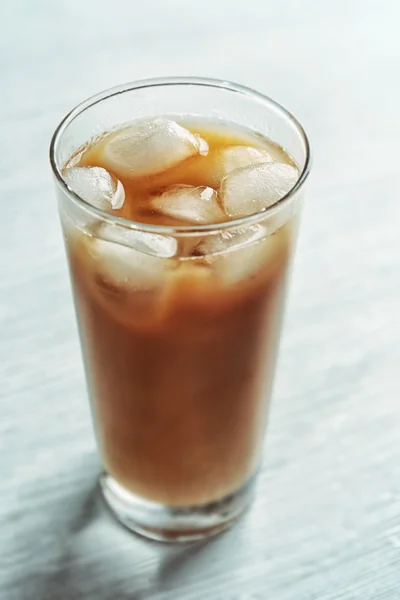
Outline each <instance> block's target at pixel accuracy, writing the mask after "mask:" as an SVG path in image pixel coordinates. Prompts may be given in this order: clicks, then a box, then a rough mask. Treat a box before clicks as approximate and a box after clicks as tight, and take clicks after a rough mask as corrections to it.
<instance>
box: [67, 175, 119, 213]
mask: <svg viewBox="0 0 400 600" xmlns="http://www.w3.org/2000/svg"><path fill="white" fill-rule="evenodd" d="M62 174H63V177H64V179H65V181H66V183H67V185H68V187H69V188H70V189H71V190H72V191H73V192H75V194H77V195H78V196H79V197H80V198H82V199H83V200H85V201H86V202H88V204H91V205H92V206H95V207H96V208H99V209H101V210H105V211H109V210H110V208H113V209H117V208H121V206H122V205H123V203H124V200H125V191H124V186H123V185H122V183H121V182H120V181H119V180H118V179H116V178H115V177H113V176H112V175H111V174H110V173H109V172H108V171H106V170H105V169H103V168H101V167H70V168H67V169H64V170H63V173H62Z"/></svg>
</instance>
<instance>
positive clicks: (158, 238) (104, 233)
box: [97, 224, 178, 258]
mask: <svg viewBox="0 0 400 600" xmlns="http://www.w3.org/2000/svg"><path fill="white" fill-rule="evenodd" d="M97 235H98V236H99V237H100V238H102V239H103V240H106V241H109V242H113V243H116V244H120V245H122V246H126V247H127V248H132V249H133V250H137V251H138V252H144V253H145V254H150V255H152V256H156V257H161V258H171V257H172V256H175V255H176V252H177V248H178V243H177V241H176V239H175V238H173V237H171V236H168V235H162V234H158V233H149V232H147V231H140V230H137V229H133V228H129V227H122V226H121V225H111V224H107V225H102V226H101V228H100V229H99V230H98V232H97Z"/></svg>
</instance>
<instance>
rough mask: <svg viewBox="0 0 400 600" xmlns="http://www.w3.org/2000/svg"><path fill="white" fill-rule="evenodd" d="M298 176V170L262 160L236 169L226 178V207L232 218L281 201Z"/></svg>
mask: <svg viewBox="0 0 400 600" xmlns="http://www.w3.org/2000/svg"><path fill="white" fill-rule="evenodd" d="M297 179H298V172H297V169H295V168H294V167H291V166H290V165H287V164H281V163H259V164H255V165H251V166H249V167H242V168H239V169H235V170H234V171H232V172H231V173H230V174H229V175H227V176H226V177H225V178H224V179H223V180H222V183H221V188H220V197H221V203H222V206H223V208H224V210H225V212H226V213H227V214H228V215H229V216H230V217H245V216H247V215H252V214H254V213H256V212H259V211H260V210H263V209H265V208H268V207H269V206H272V205H273V204H275V203H276V202H278V200H280V199H281V198H283V197H284V196H285V195H286V194H287V193H288V192H289V191H290V190H291V189H292V188H293V187H294V185H295V184H296V181H297Z"/></svg>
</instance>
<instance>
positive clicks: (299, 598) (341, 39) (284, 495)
mask: <svg viewBox="0 0 400 600" xmlns="http://www.w3.org/2000/svg"><path fill="white" fill-rule="evenodd" d="M399 19H400V8H399V5H398V3H397V2H396V0H393V2H390V1H388V0H386V1H385V0H384V1H383V2H378V1H377V0H376V1H374V2H373V1H369V0H364V1H363V2H361V1H357V0H337V1H336V2H316V1H313V0H302V2H298V0H288V2H278V1H277V0H272V1H271V2H262V1H261V0H259V1H258V2H257V1H255V0H247V1H246V2H243V3H242V4H237V5H236V3H234V2H232V1H230V2H228V1H227V0H218V1H214V0H203V2H201V3H199V4H197V5H196V4H194V3H191V2H187V0H170V1H169V2H168V3H167V2H165V3H161V2H156V1H155V0H146V2H138V3H132V2H129V0H113V2H111V3H109V2H101V1H99V0H97V1H96V0H86V1H85V2H81V1H79V2H78V0H69V1H68V2H63V3H61V2H53V1H51V0H37V1H36V2H31V1H30V0H2V2H1V4H0V22H1V24H2V35H1V38H0V75H1V82H2V85H1V94H0V109H1V110H0V131H1V138H2V152H1V155H0V176H1V186H0V193H1V196H2V198H1V200H2V204H1V206H2V218H1V221H0V227H1V231H0V244H1V252H0V320H1V324H0V326H1V329H0V331H1V336H0V377H1V388H0V389H1V396H2V398H1V419H0V598H1V600H3V599H4V600H76V599H79V600H80V599H85V600H147V599H149V600H176V599H178V600H180V599H184V600H203V599H205V598H212V599H216V600H220V599H222V600H264V599H267V598H268V599H269V598H271V599H272V598H273V599H274V600H397V599H400V393H399V392H400V384H399V365H400V343H399V341H400V318H399V302H400V265H399V262H400V258H399V257H400V235H399V229H400V197H399V191H398V180H399V146H400V118H399V92H400V41H399V35H398V22H399ZM167 74H186V75H206V76H207V75H208V76H215V77H220V78H227V79H232V80H237V81H239V82H241V83H244V84H247V85H251V86H254V87H256V88H258V89H260V90H261V91H263V92H266V93H267V94H269V95H271V96H272V97H273V98H276V99H277V100H278V101H281V102H282V103H283V104H284V105H287V106H288V107H289V108H290V109H291V110H292V111H293V112H294V113H295V114H296V115H297V116H298V117H299V118H300V119H301V120H302V121H303V122H304V124H305V126H306V128H307V130H308V131H309V134H310V137H311V139H312V141H313V146H314V155H315V162H314V174H313V179H312V181H311V185H310V189H309V201H308V205H307V208H306V211H305V215H304V220H303V227H302V233H301V238H300V243H299V248H298V254H297V260H296V265H295V270H294V278H293V285H292V289H291V295H290V302H289V306H288V313H287V319H286V325H285V331H284V337H283V344H282V351H281V359H280V363H279V371H278V380H277V385H276V388H275V394H274V406H273V411H272V416H271V423H270V428H269V434H268V441H267V445H266V457H265V465H264V470H263V472H262V475H261V478H260V482H259V486H258V496H257V500H256V502H255V505H254V507H253V509H252V510H251V512H249V513H248V514H247V515H246V517H245V518H244V519H243V520H242V521H241V522H240V523H239V524H238V525H237V526H236V527H235V528H234V529H233V530H232V531H230V532H229V533H227V534H225V535H224V536H221V537H219V538H217V539H215V540H213V541H211V542H210V543H208V544H203V545H201V544H197V545H193V546H190V547H189V548H174V547H170V546H160V545H157V544H152V543H147V542H145V541H142V540H140V539H138V538H136V537H134V536H132V535H130V534H129V533H127V532H126V531H124V530H122V529H121V528H119V527H117V526H116V524H115V523H114V522H113V520H112V519H111V518H110V517H109V516H108V514H107V513H106V511H105V510H104V507H103V505H102V503H101V501H100V500H99V498H98V496H97V493H96V489H95V479H96V474H97V472H98V468H99V465H98V460H97V458H96V453H95V444H94V439H93V435H92V428H91V424H90V415H89V408H88V405H87V401H86V395H85V388H84V382H83V372H82V366H81V360H80V355H79V347H78V341H77V335H76V327H75V322H74V315H73V308H72V303H71V297H70V292H69V283H68V278H67V273H66V266H65V259H64V253H63V248H62V243H61V235H60V231H59V226H58V220H57V214H56V207H55V201H54V193H53V187H52V180H51V175H50V169H49V167H48V161H47V149H48V144H49V139H50V135H51V133H52V131H53V129H54V128H55V126H56V124H57V122H58V120H59V119H60V118H61V117H62V116H63V114H64V113H65V112H66V111H67V110H68V109H69V108H70V107H71V106H72V105H74V104H76V103H77V102H79V101H80V100H82V99H83V98H85V97H87V96H88V95H90V94H92V93H95V92H97V91H98V90H100V89H104V88H106V87H109V86H111V85H115V84H117V83H121V82H124V81H128V80H134V79H137V78H140V77H150V76H155V75H167Z"/></svg>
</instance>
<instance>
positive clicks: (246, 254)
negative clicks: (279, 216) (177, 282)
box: [214, 230, 289, 285]
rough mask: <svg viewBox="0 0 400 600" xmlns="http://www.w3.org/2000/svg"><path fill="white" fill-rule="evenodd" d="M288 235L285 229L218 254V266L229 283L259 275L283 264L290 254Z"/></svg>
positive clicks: (223, 277)
mask: <svg viewBox="0 0 400 600" xmlns="http://www.w3.org/2000/svg"><path fill="white" fill-rule="evenodd" d="M288 247H289V245H288V236H287V235H286V232H285V231H283V230H280V231H277V232H276V233H274V234H273V235H267V236H266V237H264V238H263V239H259V240H258V241H255V242H253V243H250V244H246V245H244V246H241V247H240V248H235V249H234V250H231V251H229V252H225V253H221V254H219V255H216V257H215V259H214V260H215V261H216V268H217V270H218V273H219V274H220V276H221V277H222V279H223V281H224V282H225V283H226V284H227V285H232V284H235V283H238V282H240V281H245V280H246V279H248V278H250V277H253V276H255V275H257V273H259V272H260V271H261V270H263V269H267V268H269V269H274V268H275V267H276V266H278V265H280V264H283V261H284V260H286V257H287V254H288Z"/></svg>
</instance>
